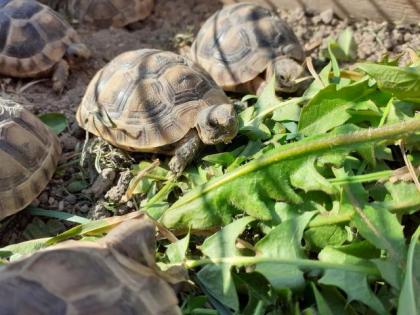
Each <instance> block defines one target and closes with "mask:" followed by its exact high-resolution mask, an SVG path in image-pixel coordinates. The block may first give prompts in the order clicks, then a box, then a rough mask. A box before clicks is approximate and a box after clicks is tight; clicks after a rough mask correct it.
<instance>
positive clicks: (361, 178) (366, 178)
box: [328, 170, 393, 185]
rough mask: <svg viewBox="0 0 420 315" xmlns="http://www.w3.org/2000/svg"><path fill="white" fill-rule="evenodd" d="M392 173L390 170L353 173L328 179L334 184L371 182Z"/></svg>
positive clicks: (389, 175)
mask: <svg viewBox="0 0 420 315" xmlns="http://www.w3.org/2000/svg"><path fill="white" fill-rule="evenodd" d="M392 174H393V171H392V170H387V171H381V172H375V173H369V174H363V175H355V176H348V177H341V178H331V179H328V181H329V182H330V183H331V184H335V185H345V184H354V183H366V182H373V181H376V180H379V179H384V178H388V177H391V176H392Z"/></svg>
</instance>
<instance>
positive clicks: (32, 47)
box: [0, 0, 78, 77]
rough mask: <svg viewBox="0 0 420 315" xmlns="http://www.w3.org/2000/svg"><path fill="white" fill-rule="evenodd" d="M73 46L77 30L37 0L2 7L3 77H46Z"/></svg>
mask: <svg viewBox="0 0 420 315" xmlns="http://www.w3.org/2000/svg"><path fill="white" fill-rule="evenodd" d="M73 42H78V37H77V34H76V32H75V30H74V29H73V28H72V27H71V26H70V25H69V24H68V23H66V22H65V21H64V20H63V19H62V18H61V17H60V16H59V15H58V14H57V13H56V12H54V11H53V10H51V9H50V8H49V7H47V6H45V5H42V4H40V3H38V2H36V1H34V0H9V1H3V2H2V3H1V4H0V74H2V75H7V76H13V77H37V76H41V75H44V74H45V73H46V72H48V71H49V70H51V69H52V67H53V66H54V65H55V64H56V63H57V62H58V61H60V60H61V59H62V58H63V56H64V54H65V51H66V49H67V47H68V46H69V45H70V44H71V43H73Z"/></svg>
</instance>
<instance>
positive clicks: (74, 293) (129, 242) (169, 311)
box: [0, 219, 181, 315]
mask: <svg viewBox="0 0 420 315" xmlns="http://www.w3.org/2000/svg"><path fill="white" fill-rule="evenodd" d="M155 247H156V246H155V227H154V225H153V224H152V223H151V222H150V221H146V220H139V219H132V220H130V221H126V222H124V223H121V224H120V225H119V226H118V227H116V228H115V229H113V230H112V231H111V232H110V233H109V234H108V235H107V236H106V237H104V238H102V239H101V240H99V241H97V242H89V241H67V242H64V243H62V244H59V245H56V246H53V247H50V248H47V249H44V250H41V251H38V252H36V253H35V254H33V255H32V256H29V257H27V258H25V259H22V260H20V261H17V262H13V263H10V264H8V265H5V266H3V267H0V313H1V314H2V315H6V314H28V315H29V314H31V315H127V314H131V315H178V314H179V315H180V314H181V311H180V309H179V307H178V300H177V297H176V294H175V292H174V289H172V288H171V286H170V285H169V283H171V282H172V283H173V282H175V283H174V284H177V283H176V280H177V279H173V278H172V277H171V276H169V275H167V274H164V273H163V272H161V271H159V270H158V269H157V267H156V265H155V261H154V254H155V253H154V250H155ZM174 280H175V281H174ZM178 283H179V280H178Z"/></svg>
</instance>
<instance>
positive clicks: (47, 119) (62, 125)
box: [39, 113, 68, 135]
mask: <svg viewBox="0 0 420 315" xmlns="http://www.w3.org/2000/svg"><path fill="white" fill-rule="evenodd" d="M39 119H41V120H42V122H43V123H44V124H46V125H47V126H48V127H49V128H50V129H51V130H52V131H53V132H54V133H55V134H56V135H58V134H60V133H61V132H63V131H64V130H65V129H66V128H67V126H68V121H67V118H66V116H64V115H63V114H60V113H47V114H42V115H39Z"/></svg>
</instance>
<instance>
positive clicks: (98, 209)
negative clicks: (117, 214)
mask: <svg viewBox="0 0 420 315" xmlns="http://www.w3.org/2000/svg"><path fill="white" fill-rule="evenodd" d="M110 216H111V212H110V211H108V210H107V209H106V208H105V206H104V205H103V200H102V201H100V202H98V204H97V205H96V206H95V207H94V208H92V209H91V210H90V211H89V213H88V215H87V217H88V218H89V219H91V220H100V219H104V218H108V217H110Z"/></svg>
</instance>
